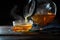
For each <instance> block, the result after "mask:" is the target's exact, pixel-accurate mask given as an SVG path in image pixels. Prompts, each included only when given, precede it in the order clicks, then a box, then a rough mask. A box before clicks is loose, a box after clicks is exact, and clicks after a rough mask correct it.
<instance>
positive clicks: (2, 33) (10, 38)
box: [0, 26, 60, 40]
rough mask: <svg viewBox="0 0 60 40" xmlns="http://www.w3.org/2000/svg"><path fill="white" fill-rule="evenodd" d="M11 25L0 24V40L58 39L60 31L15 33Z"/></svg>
mask: <svg viewBox="0 0 60 40" xmlns="http://www.w3.org/2000/svg"><path fill="white" fill-rule="evenodd" d="M11 27H12V26H0V39H1V40H19V39H21V40H28V39H29V40H34V39H35V40H39V39H59V38H60V36H59V34H60V33H52V32H48V31H47V32H43V31H40V32H27V33H16V32H13V31H11V30H10V29H11Z"/></svg>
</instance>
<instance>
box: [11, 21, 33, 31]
mask: <svg viewBox="0 0 60 40" xmlns="http://www.w3.org/2000/svg"><path fill="white" fill-rule="evenodd" d="M31 28H32V23H31V22H27V23H25V22H24V21H21V20H16V21H13V27H12V30H13V32H29V30H31Z"/></svg>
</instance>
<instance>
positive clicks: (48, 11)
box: [24, 0, 57, 30]
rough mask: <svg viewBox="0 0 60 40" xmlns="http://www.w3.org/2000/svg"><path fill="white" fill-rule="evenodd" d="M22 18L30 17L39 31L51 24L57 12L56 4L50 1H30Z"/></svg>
mask: <svg viewBox="0 0 60 40" xmlns="http://www.w3.org/2000/svg"><path fill="white" fill-rule="evenodd" d="M24 12H25V15H24V17H30V19H31V20H32V21H33V23H34V24H36V25H39V27H40V30H42V28H43V27H45V26H47V25H48V24H49V23H51V22H52V21H53V20H54V18H55V16H56V12H57V7H56V4H55V3H54V2H53V1H51V0H30V2H29V3H28V4H27V5H26V7H25V10H24Z"/></svg>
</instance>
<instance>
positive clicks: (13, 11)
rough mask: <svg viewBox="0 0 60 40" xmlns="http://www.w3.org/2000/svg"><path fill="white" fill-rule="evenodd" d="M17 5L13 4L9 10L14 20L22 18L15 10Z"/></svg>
mask: <svg viewBox="0 0 60 40" xmlns="http://www.w3.org/2000/svg"><path fill="white" fill-rule="evenodd" d="M17 8H18V7H17V5H15V6H14V7H13V8H12V10H11V15H12V16H13V17H14V19H16V20H24V19H23V18H22V17H21V16H19V15H17V14H16V10H17Z"/></svg>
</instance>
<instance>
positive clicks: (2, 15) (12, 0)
mask: <svg viewBox="0 0 60 40" xmlns="http://www.w3.org/2000/svg"><path fill="white" fill-rule="evenodd" d="M27 1H28V0H8V1H7V0H2V1H0V25H12V21H13V20H14V19H13V17H12V16H11V14H10V13H11V9H12V8H13V7H14V5H19V4H20V13H22V12H23V11H22V10H23V8H24V6H25V5H26V3H27ZM52 1H54V2H55V3H56V5H57V15H56V20H57V22H58V23H60V18H59V17H60V5H59V4H60V1H59V0H52Z"/></svg>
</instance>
